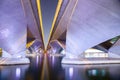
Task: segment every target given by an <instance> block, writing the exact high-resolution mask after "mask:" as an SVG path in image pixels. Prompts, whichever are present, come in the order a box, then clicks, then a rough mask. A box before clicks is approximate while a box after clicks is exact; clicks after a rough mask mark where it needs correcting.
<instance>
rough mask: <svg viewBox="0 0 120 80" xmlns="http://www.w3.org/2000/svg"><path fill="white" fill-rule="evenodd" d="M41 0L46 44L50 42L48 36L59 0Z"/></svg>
mask: <svg viewBox="0 0 120 80" xmlns="http://www.w3.org/2000/svg"><path fill="white" fill-rule="evenodd" d="M40 1H41V10H42V11H41V12H42V21H43V28H44V40H45V45H46V44H47V42H48V37H49V33H50V29H51V27H52V21H53V18H54V15H55V11H56V7H57V3H58V0H40Z"/></svg>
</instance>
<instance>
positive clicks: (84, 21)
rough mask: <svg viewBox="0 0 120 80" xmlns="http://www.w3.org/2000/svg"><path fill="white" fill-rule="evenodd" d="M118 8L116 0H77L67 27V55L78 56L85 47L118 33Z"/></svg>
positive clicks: (119, 17) (118, 3)
mask: <svg viewBox="0 0 120 80" xmlns="http://www.w3.org/2000/svg"><path fill="white" fill-rule="evenodd" d="M119 9H120V2H119V1H118V0H99V1H98V0H78V3H77V5H76V8H75V11H74V13H73V16H72V19H71V21H70V24H69V27H68V29H67V41H66V51H67V52H68V53H71V54H67V56H68V57H69V56H70V55H74V56H76V57H80V56H81V53H83V52H84V51H85V50H86V49H88V48H91V47H93V46H95V45H97V44H100V43H102V42H105V41H107V40H109V39H111V38H113V37H115V36H118V35H120V10H119ZM68 20H69V19H68ZM81 57H82V56H81ZM113 57H114V56H113Z"/></svg>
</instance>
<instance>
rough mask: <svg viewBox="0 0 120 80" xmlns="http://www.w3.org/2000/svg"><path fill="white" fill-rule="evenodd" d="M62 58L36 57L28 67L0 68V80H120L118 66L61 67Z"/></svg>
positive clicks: (119, 68)
mask: <svg viewBox="0 0 120 80" xmlns="http://www.w3.org/2000/svg"><path fill="white" fill-rule="evenodd" d="M61 60H62V57H55V56H48V55H45V56H43V55H42V56H36V57H32V58H30V61H31V63H30V64H29V65H14V66H0V80H120V71H119V70H120V64H110V65H108V64H106V65H63V64H61Z"/></svg>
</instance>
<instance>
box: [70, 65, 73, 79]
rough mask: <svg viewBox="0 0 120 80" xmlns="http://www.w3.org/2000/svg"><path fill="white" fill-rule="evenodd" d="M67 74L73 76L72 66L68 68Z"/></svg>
mask: <svg viewBox="0 0 120 80" xmlns="http://www.w3.org/2000/svg"><path fill="white" fill-rule="evenodd" d="M69 76H70V77H73V68H72V67H70V68H69Z"/></svg>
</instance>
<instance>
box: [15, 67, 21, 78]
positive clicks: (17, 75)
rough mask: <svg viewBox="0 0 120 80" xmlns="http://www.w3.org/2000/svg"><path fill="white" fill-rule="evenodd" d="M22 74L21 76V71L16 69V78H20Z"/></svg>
mask: <svg viewBox="0 0 120 80" xmlns="http://www.w3.org/2000/svg"><path fill="white" fill-rule="evenodd" d="M20 74H21V69H20V68H16V77H20Z"/></svg>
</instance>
